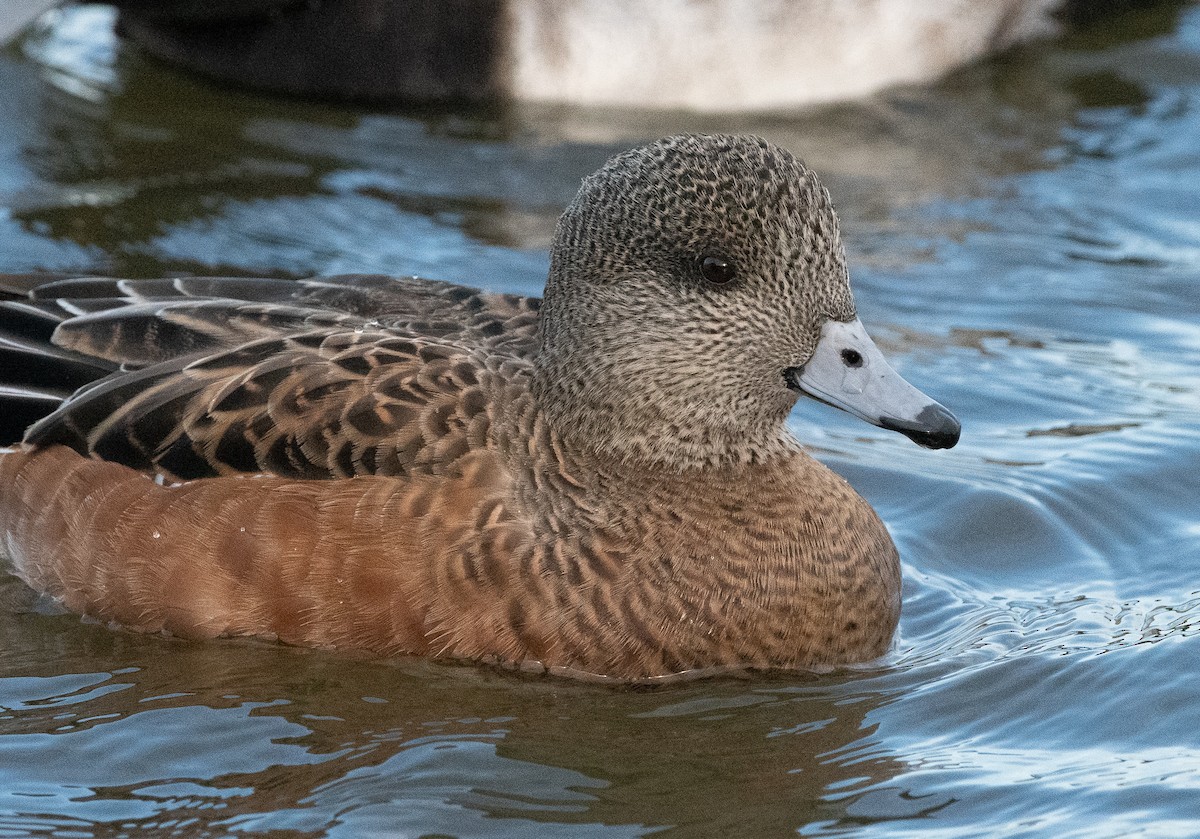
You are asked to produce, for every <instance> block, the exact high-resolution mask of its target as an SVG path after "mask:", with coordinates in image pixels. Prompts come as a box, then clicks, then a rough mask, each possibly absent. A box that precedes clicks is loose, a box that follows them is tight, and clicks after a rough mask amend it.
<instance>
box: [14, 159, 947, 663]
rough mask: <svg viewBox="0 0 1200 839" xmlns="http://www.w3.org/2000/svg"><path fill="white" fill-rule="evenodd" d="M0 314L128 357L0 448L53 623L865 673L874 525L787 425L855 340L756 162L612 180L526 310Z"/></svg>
mask: <svg viewBox="0 0 1200 839" xmlns="http://www.w3.org/2000/svg"><path fill="white" fill-rule="evenodd" d="M714 259H716V260H717V261H719V262H721V263H722V264H725V265H726V266H733V269H734V276H733V277H727V276H726V275H725V274H723V273H713V272H711V271H710V270H709V269H710V267H711V263H712V261H713V260H714ZM706 260H707V262H706ZM5 311H6V315H5V317H7V318H8V319H9V321H10V323H14V322H16V321H17V319H18V318H21V319H24V320H22V321H21V323H23V324H25V325H28V324H35V325H36V324H43V325H47V324H48V325H51V326H52V325H54V324H56V323H58V321H62V323H61V324H58V325H57V328H56V331H55V332H54V342H55V343H56V344H57V345H58V346H59V347H61V348H63V349H65V350H67V351H68V352H66V353H63V352H62V350H47V351H46V353H47V354H48V357H49V356H53V354H54V353H59V354H60V355H61V356H62V357H63V358H64V359H67V362H69V361H70V359H72V358H76V357H78V358H83V357H84V356H86V357H87V358H89V359H92V360H93V361H92V362H90V363H93V364H107V365H110V366H114V367H115V365H124V366H123V368H121V369H114V370H113V372H111V373H109V374H108V375H107V376H106V377H104V378H102V379H100V380H99V381H98V382H97V383H94V384H91V385H88V386H85V387H84V388H82V389H81V390H80V391H79V392H78V393H76V394H75V395H73V396H72V397H70V398H68V399H67V400H66V401H64V402H63V404H62V405H61V406H60V407H58V408H57V410H56V411H54V413H52V414H50V415H49V416H48V417H46V418H45V419H43V420H41V421H40V422H38V423H36V424H35V425H34V426H33V427H32V428H31V429H30V430H29V432H28V434H27V435H26V442H25V444H24V445H23V446H22V447H20V448H18V449H16V450H13V451H11V452H10V453H6V454H0V533H2V534H3V538H4V540H5V541H4V546H5V548H6V550H7V552H8V553H9V554H10V555H11V557H12V560H13V562H14V565H15V567H16V569H17V572H18V573H19V574H20V575H21V576H22V577H23V578H24V579H25V580H27V581H28V582H29V584H30V585H31V586H33V587H34V588H36V589H38V590H39V591H43V592H46V593H48V594H50V595H52V596H54V597H57V598H59V599H61V600H62V601H63V603H65V605H66V606H67V607H68V608H71V609H74V610H76V611H79V612H83V613H86V614H90V615H93V616H96V617H98V618H101V619H104V620H111V621H114V622H116V623H118V624H121V625H123V626H127V627H131V628H135V629H139V630H145V631H158V630H168V631H171V632H174V633H177V634H180V635H185V636H198V637H210V636H216V635H264V636H275V637H278V638H280V639H282V640H284V641H287V642H289V643H297V644H307V645H317V646H327V647H334V648H340V649H358V650H364V651H368V652H371V653H379V654H396V653H415V654H422V655H442V656H453V657H458V658H468V659H495V660H499V661H504V662H510V663H522V662H529V661H537V662H540V663H541V664H543V665H545V666H547V667H552V668H564V669H569V670H574V671H579V672H587V673H594V674H601V675H605V676H611V677H614V678H619V679H636V678H645V677H653V676H660V675H664V674H669V673H676V672H680V671H686V670H694V669H700V668H708V667H723V666H754V667H780V668H796V667H808V666H815V665H824V664H834V663H843V662H852V661H861V660H864V659H869V658H873V657H876V656H879V655H880V654H882V653H883V652H884V651H885V650H886V648H887V645H888V643H889V640H890V638H891V635H892V632H893V630H894V628H895V625H896V621H897V618H898V615H899V608H900V594H899V592H900V577H899V563H898V558H897V555H896V551H895V548H894V546H893V545H892V542H891V539H890V538H889V536H888V534H887V532H886V530H885V528H884V526H883V524H882V523H881V522H880V521H879V519H878V517H877V516H876V515H875V514H874V512H873V511H872V510H871V509H870V507H869V506H868V505H867V504H866V502H865V501H863V500H862V499H861V498H860V497H859V496H858V495H857V494H856V493H855V492H854V491H853V490H852V489H851V488H850V487H849V486H848V485H847V484H846V482H845V481H844V480H842V479H841V478H839V477H837V476H836V475H834V474H833V473H832V472H830V471H829V470H828V469H826V468H825V467H823V466H821V465H820V464H819V463H817V462H816V461H814V460H813V459H812V458H811V457H809V456H808V455H807V454H805V453H804V452H803V451H801V450H800V449H799V447H798V446H797V445H796V444H795V442H794V441H793V440H792V439H791V437H790V436H789V435H788V433H787V432H786V430H785V428H784V421H785V418H786V415H787V413H788V410H789V409H790V407H791V405H792V404H793V403H794V401H795V399H796V398H797V389H809V385H808V383H807V381H806V379H805V377H806V376H808V375H809V374H808V373H803V371H804V370H805V368H806V365H807V366H808V367H810V368H813V369H815V368H816V367H817V366H818V365H816V364H809V362H810V359H813V358H814V357H815V356H814V353H815V352H817V351H818V347H819V346H823V342H824V340H825V339H824V338H823V337H822V336H823V334H824V333H823V330H826V329H828V328H829V325H830V324H834V325H835V327H836V325H837V324H851V323H857V321H855V320H854V310H853V302H852V298H851V296H850V291H849V285H848V283H847V279H846V270H845V264H844V257H843V254H842V249H841V245H840V243H839V242H838V237H837V222H836V218H835V216H834V215H833V212H832V210H831V208H830V207H829V202H828V195H827V193H826V192H825V191H824V189H823V188H822V187H821V186H820V185H819V184H818V183H817V181H816V179H815V177H814V176H813V175H812V173H811V172H809V171H808V170H807V169H805V168H804V167H803V166H802V165H801V164H799V163H798V162H797V161H796V160H795V159H794V158H792V157H791V155H789V154H787V153H786V152H783V151H781V150H779V149H777V148H775V147H773V146H771V145H769V144H767V143H765V142H763V141H761V140H757V139H755V138H728V137H716V138H696V137H679V138H671V139H668V140H664V141H660V142H659V143H657V144H653V145H651V146H648V147H645V148H643V149H638V150H635V151H633V152H630V153H627V154H626V155H623V156H620V157H618V158H615V159H614V160H613V161H610V163H609V164H608V165H607V166H606V167H605V168H604V169H603V170H601V172H599V173H597V175H595V176H593V177H592V178H589V179H588V180H587V181H585V183H584V186H583V188H582V189H581V191H580V195H579V197H578V198H577V199H576V201H575V203H574V204H573V205H572V206H571V208H569V209H568V211H567V212H566V213H565V214H564V217H563V220H562V221H561V222H560V225H559V231H558V235H557V238H556V245H555V250H554V253H553V257H552V265H551V274H550V279H549V282H548V284H547V295H546V304H545V306H544V307H541V312H540V314H539V301H537V300H533V299H529V298H518V297H513V296H505V295H495V294H486V293H482V292H477V291H475V290H472V289H464V288H461V287H458V286H451V285H447V284H441V283H433V282H430V281H424V280H396V279H391V278H381V277H346V278H332V279H330V280H325V281H319V282H318V281H312V282H307V283H301V284H292V283H287V282H283V281H271V280H263V281H252V280H219V279H218V280H204V279H199V280H178V281H151V282H146V283H132V282H124V281H108V280H73V281H65V282H59V283H54V284H50V285H47V286H43V287H41V288H38V289H35V290H34V291H33V292H32V293H31V294H30V296H29V299H28V300H26V301H23V302H18V303H9V304H6V310H5ZM65 315H70V316H69V317H66V316H65ZM0 324H2V321H0ZM28 331H29V330H26V332H28ZM872 349H873V347H872ZM837 351H839V350H838V349H837V348H835V350H834V352H837ZM840 351H841V352H843V355H845V350H844V349H842V350H840ZM864 351H865V350H864ZM845 357H846V358H849V356H845ZM96 360H98V361H96ZM67 362H64V363H67ZM880 363H882V362H880ZM847 364H849V362H847ZM850 366H854V367H857V366H861V364H860V365H850ZM868 366H869V361H868ZM889 372H890V371H889ZM881 375H882V374H881ZM893 375H894V374H893ZM868 389H869V388H868ZM35 390H36V389H34V388H30V389H29V391H30V393H33V392H34V391H35ZM812 392H814V393H818V394H819V395H820V396H821V398H824V399H827V401H833V402H834V404H840V403H839V402H838V399H839V398H840V397H839V396H837V394H834V395H833V396H829V395H828V392H827V390H814V391H812ZM39 395H44V394H41V393H40V392H39ZM842 406H843V407H846V405H842ZM849 409H851V410H855V411H856V412H860V413H861V411H860V410H859V406H858V405H857V404H855V405H851V406H849ZM910 413H911V412H910ZM943 413H944V412H943ZM929 416H930V415H929V410H926V411H925V413H923V414H921V417H923V418H924V420H922V422H923V423H924V424H923V425H922V424H921V423H917V425H921V428H920V429H917V428H916V425H914V423H915V422H916V421H915V420H913V419H912V417H911V416H907V415H906V417H907V418H904V419H901V420H896V421H895V422H896V423H897V424H894V425H892V427H897V428H900V429H901V430H904V431H905V433H910V434H912V435H918V434H924V435H926V436H928V434H929V433H932V432H930V431H929V430H928V426H929V423H928V422H925V420H928V419H929ZM868 418H872V419H873V415H872V416H870V417H868ZM873 421H874V420H873ZM882 424H888V418H887V417H886V416H885V417H883V419H882ZM935 431H936V433H937V434H940V435H941V436H940V437H937V438H936V441H935V442H932V443H929V444H930V445H952V444H953V440H949V439H948V437H947V435H948V434H949V431H948V430H947V428H946V427H944V424H943V427H940V428H938V429H935ZM953 438H954V439H957V427H956V426H955V427H954V429H953ZM914 439H922V441H923V442H927V443H928V440H926V439H923V438H918V437H917V436H914Z"/></svg>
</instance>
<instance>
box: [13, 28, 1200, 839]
mask: <svg viewBox="0 0 1200 839" xmlns="http://www.w3.org/2000/svg"><path fill="white" fill-rule="evenodd" d="M106 21H107V19H106V18H105V17H104V13H103V12H97V11H95V10H88V9H84V10H77V11H74V12H72V13H71V14H70V15H68V16H66V17H63V18H60V19H58V20H57V21H55V22H54V23H53V26H50V27H48V28H46V29H44V30H43V31H41V32H39V33H37V34H35V35H34V36H31V37H29V38H27V39H26V40H25V41H24V42H23V43H22V44H20V45H18V46H17V47H14V48H12V49H10V50H8V51H7V52H5V53H3V54H0V206H2V207H3V209H0V268H2V269H3V270H7V271H25V270H60V271H71V272H98V273H114V274H118V275H133V276H154V275H161V274H163V273H170V272H192V273H201V272H203V273H264V274H271V275H283V276H299V275H305V274H312V273H327V272H337V271H387V272H393V273H406V274H407V273H422V274H426V275H430V276H436V277H442V278H446V279H452V280H459V281H467V282H472V283H476V284H482V285H486V286H488V287H490V288H495V289H503V290H510V291H517V292H526V293H536V292H537V291H538V290H539V289H540V285H541V281H542V276H543V275H544V272H545V270H546V257H545V255H544V249H545V247H546V245H547V242H548V240H549V237H550V234H551V231H552V226H553V221H554V218H555V216H556V214H557V212H558V211H559V209H560V208H561V206H562V205H563V204H564V203H565V202H566V201H568V200H569V199H570V197H571V195H572V194H573V192H574V190H575V188H576V186H577V184H578V180H579V178H580V177H581V176H582V175H584V174H586V173H587V172H590V171H591V170H592V169H594V168H595V167H596V166H597V165H598V164H599V163H600V162H601V161H602V160H603V159H604V158H605V157H607V156H608V155H609V154H610V153H612V152H614V151H616V150H618V149H621V148H625V147H627V146H629V145H632V144H634V143H636V142H639V141H641V140H643V139H646V138H650V137H655V136H659V135H662V134H667V133H671V132H674V131H678V130H682V129H692V130H717V129H721V130H752V131H757V132H760V133H762V134H765V135H767V136H768V137H770V138H772V139H774V140H776V141H778V142H781V143H783V144H785V145H787V146H788V147H790V148H792V149H794V150H796V151H797V152H799V153H800V154H801V155H803V156H804V157H805V158H806V159H807V160H808V161H809V162H810V163H811V164H812V165H814V166H815V167H816V168H817V169H818V170H819V171H821V172H822V173H823V174H824V175H825V178H826V180H827V183H828V184H829V186H830V188H831V190H832V191H833V193H834V197H835V200H836V201H837V203H838V206H839V207H840V209H841V214H842V217H843V221H844V226H845V232H846V235H847V239H848V244H849V248H850V257H851V264H852V270H853V272H854V276H855V287H856V290H857V295H858V300H859V308H860V313H861V315H862V317H863V320H864V321H865V322H866V323H867V324H868V325H869V326H870V327H871V328H872V330H873V331H874V333H875V334H876V337H877V338H878V339H879V341H880V343H881V344H882V345H883V346H884V348H885V350H886V351H888V352H889V354H890V356H891V357H892V360H893V361H894V363H895V366H896V367H897V368H898V369H900V371H901V372H902V373H903V374H904V375H905V376H906V377H908V378H909V379H910V380H911V381H913V382H914V383H915V384H916V385H918V386H919V387H921V388H922V389H924V390H926V391H927V392H928V393H930V394H933V395H934V396H936V398H938V399H939V400H941V401H942V402H944V403H945V404H946V405H948V406H950V407H952V408H953V409H954V410H955V411H956V412H957V413H958V415H959V416H960V418H961V419H962V420H963V426H964V436H963V442H962V443H961V444H960V445H959V447H958V448H956V449H954V450H953V451H950V452H942V453H933V452H927V451H924V450H921V449H918V448H917V447H915V446H913V445H912V444H911V443H909V442H908V441H906V440H904V439H903V438H902V437H900V436H899V435H894V434H889V433H887V432H883V431H880V430H878V429H874V428H871V427H868V426H866V425H864V424H862V423H859V422H856V421H854V420H853V419H851V418H849V417H843V416H842V415H840V414H837V413H835V412H833V411H830V410H828V409H826V408H824V407H822V406H819V405H815V404H811V405H805V406H802V407H801V409H799V410H798V411H797V412H796V414H795V416H794V418H793V425H794V427H795V430H796V433H797V434H798V435H799V436H801V437H802V439H804V440H806V441H808V442H809V443H811V445H812V446H813V448H814V450H815V451H816V453H817V454H818V455H819V456H820V457H822V459H824V460H825V461H826V462H828V463H829V464H830V465H831V466H833V467H834V468H835V469H837V470H839V471H840V472H842V473H843V474H845V475H846V476H847V477H848V478H849V479H850V480H851V481H852V482H853V483H854V484H855V486H856V487H858V488H859V490H860V491H861V492H863V493H864V494H865V495H866V496H867V497H868V498H869V499H870V501H871V502H872V503H873V504H874V505H875V507H876V508H877V509H878V510H879V512H880V513H881V515H882V516H883V518H884V519H885V521H886V522H887V523H888V525H889V527H890V528H891V529H892V532H893V534H894V536H895V538H896V541H897V543H898V544H899V547H900V550H901V553H902V555H903V557H904V561H905V565H904V573H905V592H904V593H905V609H904V616H903V619H902V621H901V627H900V633H899V636H898V639H897V642H896V645H895V649H894V651H893V652H892V653H891V654H890V655H889V656H888V657H887V659H886V660H884V661H883V662H881V663H878V664H876V665H872V666H869V667H865V668H859V669H849V670H845V671H839V672H835V673H830V674H813V675H805V674H798V675H791V676H756V677H754V678H750V679H722V680H713V681H704V682H697V683H690V684H685V685H680V686H676V687H671V688H666V689H659V690H650V691H645V690H636V691H635V690H610V689H605V688H598V687H594V686H587V685H581V684H574V683H569V682H563V681H556V680H550V679H534V678H522V677H518V676H513V675H508V674H503V673H496V672H492V671H488V670H485V669H479V668H473V667H464V666H454V665H441V664H432V663H428V662H423V661H391V662H377V661H360V660H354V659H348V658H346V657H340V656H336V655H332V654H329V653H323V652H313V651H307V650H298V649H291V648H286V647H280V646H276V645H271V644H262V643H254V642H215V643H204V644H201V643H189V642H183V641H179V640H176V639H170V638H159V637H141V636H135V635H131V634H127V633H122V632H114V631H111V630H109V629H107V628H105V627H101V626H96V625H94V624H89V623H87V622H81V621H80V620H79V619H78V618H77V617H75V616H72V615H57V614H53V613H52V612H51V611H50V610H48V609H47V608H45V607H44V606H43V605H42V604H38V603H37V602H36V601H35V599H34V598H33V597H32V595H31V594H30V593H29V592H28V591H27V590H26V589H25V588H24V587H23V586H22V585H21V584H20V583H19V582H18V581H16V580H15V579H13V578H12V577H10V576H4V577H0V836H7V835H12V836H26V835H61V836H93V835H104V836H110V835H121V834H126V833H137V832H143V833H144V834H145V835H179V836H202V835H203V836H226V835H234V836H236V835H247V836H259V835H261V836H322V835H328V836H345V837H360V836H412V837H416V836H430V837H432V836H459V837H501V836H503V837H508V836H522V835H537V836H546V837H629V836H642V835H646V834H649V833H652V832H655V831H661V835H665V836H680V837H688V836H778V835H794V834H797V833H798V834H800V835H804V836H866V837H899V836H919V837H950V836H954V837H958V836H963V837H973V836H1053V837H1102V836H1103V837H1108V836H1154V837H1160V836H1196V835H1200V710H1197V709H1198V708H1200V703H1198V702H1197V701H1196V697H1197V694H1198V693H1200V639H1197V638H1196V637H1195V636H1196V635H1197V634H1198V633H1200V576H1198V574H1197V567H1198V564H1200V506H1198V504H1197V499H1198V498H1200V313H1198V309H1200V215H1198V210H1200V7H1197V6H1195V5H1183V6H1173V5H1167V6H1165V7H1159V8H1158V9H1157V10H1153V11H1149V12H1142V13H1138V14H1134V15H1130V16H1126V17H1122V18H1118V19H1116V20H1110V21H1108V22H1107V23H1106V24H1105V25H1104V26H1103V27H1101V28H1099V29H1094V30H1089V31H1085V32H1082V33H1080V34H1078V35H1075V36H1072V37H1070V38H1068V39H1066V40H1065V41H1061V42H1059V43H1057V44H1054V45H1041V46H1035V47H1029V48H1025V49H1022V50H1021V51H1019V52H1016V53H1014V54H1012V55H1009V56H1007V57H1005V58H1003V59H1001V60H999V61H996V62H993V63H990V64H987V65H984V66H980V67H976V68H972V69H970V70H967V71H964V72H962V73H959V74H958V75H956V76H955V77H953V78H951V79H949V80H947V81H945V82H943V83H941V84H939V85H937V86H935V87H932V88H928V89H913V90H902V91H897V92H892V93H889V94H886V95H883V96H880V97H877V98H874V99H870V100H867V101H864V102H861V103H858V104H854V105H847V106H843V107H838V108H833V109H825V110H820V111H814V112H807V113H800V114H783V115H775V116H770V117H738V118H736V119H735V118H720V117H704V118H701V117H691V116H687V115H680V114H652V113H628V112H626V113H620V112H605V113H595V112H586V111H573V110H570V109H553V108H540V109H529V110H523V111H517V112H511V111H510V112H499V113H489V112H471V113H462V112H426V113H362V112H357V111H353V110H349V109H340V108H333V107H324V106H312V105H304V104H299V103H287V102H277V101H270V100H265V99H260V98H256V97H253V96H250V95H246V94H240V93H229V92H226V91H219V90H214V89H212V88H209V87H206V86H204V85H203V84H200V83H197V82H195V81H192V80H189V79H186V78H183V77H180V76H177V75H175V74H174V73H172V72H170V71H167V70H164V69H162V68H160V67H158V66H156V65H153V64H151V63H148V62H146V61H144V60H143V59H141V58H140V57H139V56H138V55H137V54H136V53H134V52H133V51H131V50H126V49H122V48H119V47H118V46H117V45H116V44H115V43H114V42H113V41H112V39H111V38H110V37H109V36H106V35H105V29H104V24H105V23H106Z"/></svg>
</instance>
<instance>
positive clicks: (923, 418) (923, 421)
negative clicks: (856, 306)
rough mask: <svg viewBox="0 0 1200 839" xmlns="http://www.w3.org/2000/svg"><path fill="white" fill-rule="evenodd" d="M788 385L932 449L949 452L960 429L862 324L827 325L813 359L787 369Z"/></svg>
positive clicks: (955, 441) (952, 417)
mask: <svg viewBox="0 0 1200 839" xmlns="http://www.w3.org/2000/svg"><path fill="white" fill-rule="evenodd" d="M784 376H785V377H786V378H787V381H788V385H789V386H790V387H792V388H794V389H796V390H799V391H802V392H803V393H806V394H808V395H809V396H811V397H813V398H814V399H817V400H820V401H821V402H825V403H826V404H828V405H832V406H833V407H835V408H841V409H842V410H843V411H846V412H847V413H850V414H853V415H854V416H856V417H858V418H859V419H863V420H866V421H867V422H869V423H871V424H872V425H878V426H879V427H880V428H887V429H889V430H891V431H899V432H900V433H901V434H903V435H904V436H906V437H908V438H909V439H910V440H912V441H913V442H914V443H916V444H918V445H920V446H924V447H925V448H927V449H948V448H951V447H952V446H953V445H954V444H955V443H957V442H958V436H959V432H960V430H961V426H960V425H959V422H958V420H957V419H955V418H954V414H952V413H950V412H949V411H947V410H946V409H945V408H944V407H942V406H941V405H940V404H938V403H937V402H935V401H934V400H932V399H930V398H929V397H928V396H926V395H925V394H924V393H922V392H921V391H919V390H917V389H916V388H915V387H913V386H912V385H910V384H909V383H908V382H906V381H905V380H904V379H903V378H902V377H901V376H900V374H899V373H897V372H896V371H895V370H893V369H892V368H891V365H889V364H888V363H887V361H886V360H885V359H884V357H883V353H881V352H880V351H879V347H877V346H875V342H874V341H872V340H871V336H870V335H868V334H867V330H866V329H864V328H863V325H862V322H861V321H859V320H858V319H857V318H855V319H854V320H852V321H849V322H846V323H841V322H838V321H826V323H825V325H824V326H822V327H821V337H820V340H819V341H818V342H817V348H816V349H815V350H814V351H813V354H812V357H811V358H810V359H809V360H808V361H807V362H806V363H805V364H804V366H803V367H791V368H789V369H788V370H787V371H785V373H784Z"/></svg>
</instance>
